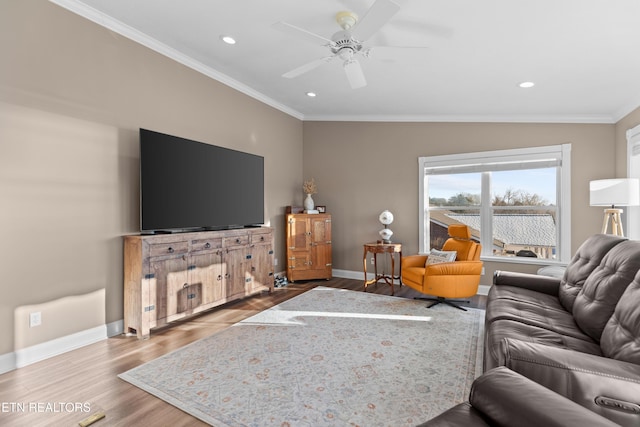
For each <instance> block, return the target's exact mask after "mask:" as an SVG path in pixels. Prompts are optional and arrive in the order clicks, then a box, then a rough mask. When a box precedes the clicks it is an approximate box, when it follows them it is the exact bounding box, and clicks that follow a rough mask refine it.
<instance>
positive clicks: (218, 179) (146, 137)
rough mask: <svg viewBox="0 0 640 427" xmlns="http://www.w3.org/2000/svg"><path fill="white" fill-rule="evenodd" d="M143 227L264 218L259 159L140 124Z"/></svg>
mask: <svg viewBox="0 0 640 427" xmlns="http://www.w3.org/2000/svg"><path fill="white" fill-rule="evenodd" d="M140 199H141V201H140V209H141V214H140V228H141V231H143V232H155V231H190V230H194V229H226V228H238V227H245V226H254V225H260V224H263V223H264V158H263V157H261V156H256V155H253V154H248V153H242V152H240V151H235V150H230V149H228V148H223V147H217V146H215V145H209V144H205V143H202V142H197V141H192V140H189V139H184V138H179V137H176V136H171V135H166V134H163V133H159V132H154V131H151V130H147V129H140Z"/></svg>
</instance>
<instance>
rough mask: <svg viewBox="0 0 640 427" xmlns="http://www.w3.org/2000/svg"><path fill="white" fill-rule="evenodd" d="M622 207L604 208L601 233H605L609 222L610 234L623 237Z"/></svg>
mask: <svg viewBox="0 0 640 427" xmlns="http://www.w3.org/2000/svg"><path fill="white" fill-rule="evenodd" d="M622 212H623V210H622V209H617V208H610V209H605V210H604V221H603V222H602V234H607V229H608V228H609V223H611V234H613V235H614V236H620V237H624V231H623V230H622V216H621V214H622Z"/></svg>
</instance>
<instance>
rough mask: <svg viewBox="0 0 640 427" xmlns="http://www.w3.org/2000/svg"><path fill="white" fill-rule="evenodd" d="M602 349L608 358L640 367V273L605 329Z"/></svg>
mask: <svg viewBox="0 0 640 427" xmlns="http://www.w3.org/2000/svg"><path fill="white" fill-rule="evenodd" d="M600 347H601V348H602V354H604V355H605V356H606V357H609V358H612V359H618V360H623V361H625V362H630V363H635V364H637V365H640V272H638V274H637V275H636V277H635V279H634V280H633V282H632V283H631V284H630V285H629V286H628V287H627V289H626V290H625V291H624V293H623V294H622V297H621V298H620V301H619V302H618V305H616V308H615V310H614V312H613V315H612V316H611V318H610V319H609V321H608V322H607V325H606V326H605V327H604V331H602V337H601V338H600Z"/></svg>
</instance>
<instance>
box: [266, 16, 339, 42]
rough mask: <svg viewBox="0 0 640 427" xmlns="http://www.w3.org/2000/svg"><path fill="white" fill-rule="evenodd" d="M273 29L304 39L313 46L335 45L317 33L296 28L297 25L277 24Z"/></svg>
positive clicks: (280, 22)
mask: <svg viewBox="0 0 640 427" xmlns="http://www.w3.org/2000/svg"><path fill="white" fill-rule="evenodd" d="M272 27H273V28H275V29H276V30H279V31H282V32H284V33H287V34H290V35H292V36H295V37H298V38H300V39H304V40H306V41H308V42H311V43H313V44H320V45H322V46H326V45H328V46H333V45H334V44H335V43H334V42H333V41H332V40H331V39H328V38H326V37H323V36H321V35H319V34H316V33H312V32H311V31H307V30H305V29H303V28H300V27H296V26H295V25H291V24H288V23H286V22H282V21H279V22H276V23H275V24H273V25H272Z"/></svg>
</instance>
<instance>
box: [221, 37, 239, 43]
mask: <svg viewBox="0 0 640 427" xmlns="http://www.w3.org/2000/svg"><path fill="white" fill-rule="evenodd" d="M220 40H222V41H223V42H225V43H226V44H236V39H234V38H233V37H231V36H220Z"/></svg>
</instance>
